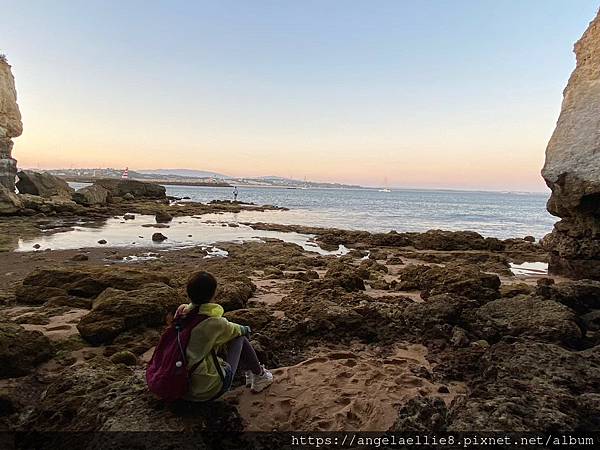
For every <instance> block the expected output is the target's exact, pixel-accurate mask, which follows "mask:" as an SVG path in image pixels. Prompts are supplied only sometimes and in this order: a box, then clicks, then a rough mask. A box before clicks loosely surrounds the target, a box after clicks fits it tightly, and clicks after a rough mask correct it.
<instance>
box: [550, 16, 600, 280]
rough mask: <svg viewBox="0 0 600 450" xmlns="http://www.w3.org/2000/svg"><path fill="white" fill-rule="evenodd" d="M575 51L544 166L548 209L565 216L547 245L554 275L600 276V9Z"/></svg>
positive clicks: (555, 227) (576, 45)
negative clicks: (575, 62)
mask: <svg viewBox="0 0 600 450" xmlns="http://www.w3.org/2000/svg"><path fill="white" fill-rule="evenodd" d="M575 55H576V57H577V65H576V67H575V70H574V71H573V73H572V74H571V77H570V78H569V82H568V84H567V87H566V88H565V90H564V98H563V103H562V109H561V112H560V116H559V118H558V123H557V125H556V129H555V130H554V133H553V134H552V137H551V138H550V142H549V143H548V147H547V149H546V162H545V164H544V168H543V169H542V175H543V177H544V179H545V180H546V184H547V185H548V187H550V189H551V190H552V195H551V197H550V200H548V206H547V207H548V211H549V212H550V213H551V214H553V215H555V216H558V217H560V218H561V220H560V221H559V222H558V223H556V224H555V226H554V230H553V231H552V233H551V234H550V235H548V236H546V237H545V238H544V241H543V244H544V246H545V247H546V248H547V249H548V250H549V251H550V255H551V256H550V271H551V273H557V274H565V275H568V276H572V277H575V278H592V279H600V12H599V13H598V15H597V16H596V18H595V19H594V20H593V21H592V22H591V23H590V25H589V27H588V29H587V30H586V31H585V33H584V34H583V36H582V37H581V39H580V40H579V41H578V42H577V43H576V44H575Z"/></svg>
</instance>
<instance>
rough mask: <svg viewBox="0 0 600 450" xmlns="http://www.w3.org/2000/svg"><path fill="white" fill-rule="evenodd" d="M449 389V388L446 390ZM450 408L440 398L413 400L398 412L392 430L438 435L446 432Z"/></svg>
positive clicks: (417, 398) (418, 398)
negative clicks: (437, 433)
mask: <svg viewBox="0 0 600 450" xmlns="http://www.w3.org/2000/svg"><path fill="white" fill-rule="evenodd" d="M446 389H447V388H446ZM447 421H448V408H447V407H446V404H445V403H444V400H442V399H441V398H439V397H434V398H421V397H416V398H411V399H410V400H409V401H408V402H407V403H406V404H405V405H404V406H402V408H400V410H399V411H398V419H397V420H396V422H395V423H394V425H393V427H392V430H393V431H400V432H403V433H405V432H423V433H436V432H443V431H445V430H446V426H447Z"/></svg>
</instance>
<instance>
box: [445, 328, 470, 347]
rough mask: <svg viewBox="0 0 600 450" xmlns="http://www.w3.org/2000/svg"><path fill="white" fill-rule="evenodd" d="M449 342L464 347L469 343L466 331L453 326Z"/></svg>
mask: <svg viewBox="0 0 600 450" xmlns="http://www.w3.org/2000/svg"><path fill="white" fill-rule="evenodd" d="M450 342H451V343H452V345H454V346H455V347H466V346H467V345H469V343H470V341H469V338H468V336H467V332H466V331H465V330H463V329H462V328H460V327H454V328H453V329H452V338H451V339H450Z"/></svg>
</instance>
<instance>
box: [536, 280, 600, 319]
mask: <svg viewBox="0 0 600 450" xmlns="http://www.w3.org/2000/svg"><path fill="white" fill-rule="evenodd" d="M536 293H537V295H539V296H541V297H544V298H546V299H549V300H554V301H556V302H559V303H562V304H563V305H565V306H568V307H569V308H571V309H573V310H575V311H576V312H578V313H580V314H585V313H587V312H589V311H591V310H594V309H600V281H595V280H579V281H565V282H563V283H557V284H550V285H541V286H538V287H537V289H536Z"/></svg>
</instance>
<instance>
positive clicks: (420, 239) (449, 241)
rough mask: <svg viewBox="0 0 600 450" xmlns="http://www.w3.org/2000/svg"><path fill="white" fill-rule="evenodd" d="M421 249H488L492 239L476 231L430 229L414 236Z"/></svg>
mask: <svg viewBox="0 0 600 450" xmlns="http://www.w3.org/2000/svg"><path fill="white" fill-rule="evenodd" d="M413 242H414V246H415V248H417V249H419V250H488V249H490V241H487V240H486V239H485V238H484V237H483V236H481V235H480V234H479V233H476V232H474V231H445V230H429V231H427V232H425V233H416V234H415V235H414V238H413Z"/></svg>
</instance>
